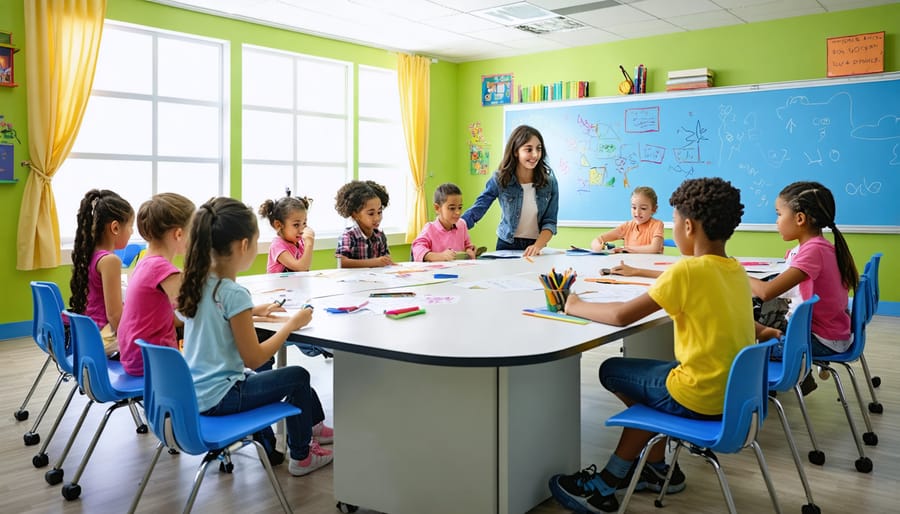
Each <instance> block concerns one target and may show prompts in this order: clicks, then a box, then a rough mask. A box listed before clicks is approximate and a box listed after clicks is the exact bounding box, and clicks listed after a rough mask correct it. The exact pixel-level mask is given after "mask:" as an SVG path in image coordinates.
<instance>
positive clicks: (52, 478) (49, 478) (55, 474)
mask: <svg viewBox="0 0 900 514" xmlns="http://www.w3.org/2000/svg"><path fill="white" fill-rule="evenodd" d="M62 479H63V470H61V469H55V468H54V469H51V470H50V471H48V472H46V473H44V480H45V481H46V482H47V483H48V484H50V485H56V484H58V483H60V482H62Z"/></svg>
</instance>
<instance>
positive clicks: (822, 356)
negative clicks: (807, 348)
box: [810, 334, 850, 361]
mask: <svg viewBox="0 0 900 514" xmlns="http://www.w3.org/2000/svg"><path fill="white" fill-rule="evenodd" d="M810 342H811V343H812V348H811V351H812V356H813V358H817V357H819V360H823V361H827V360H828V357H831V356H832V355H837V353H838V352H836V351H834V350H832V349H831V348H829V347H827V346H825V345H824V344H822V342H821V341H819V338H818V337H816V335H815V334H813V335H812V337H811V338H810ZM847 351H850V349H849V348H848V349H847Z"/></svg>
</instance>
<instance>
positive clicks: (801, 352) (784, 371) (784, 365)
mask: <svg viewBox="0 0 900 514" xmlns="http://www.w3.org/2000/svg"><path fill="white" fill-rule="evenodd" d="M818 301H819V297H818V296H817V295H813V296H812V298H810V299H809V300H806V301H805V302H803V303H801V304H800V305H798V306H797V308H796V309H795V310H794V313H793V314H792V315H791V318H790V320H788V325H787V329H786V330H785V334H784V351H783V352H782V358H781V360H780V361H769V365H768V367H769V370H768V374H769V391H775V392H779V393H781V392H787V391H794V393H795V394H796V396H797V400H798V401H799V402H800V410H801V412H803V419H804V420H805V421H806V428H807V430H808V431H809V438H810V440H811V441H812V444H813V448H814V450H813V451H811V452H810V457H809V458H810V461H812V460H813V459H814V458H816V457H815V455H814V453H815V452H818V454H821V457H822V461H821V462H816V464H822V463H823V462H825V454H824V453H822V452H821V451H819V450H818V446H817V444H816V438H815V435H814V434H813V430H812V424H811V423H810V421H809V415H808V414H807V411H806V403H805V402H804V400H803V394H802V393H801V391H800V383H801V382H802V381H803V379H804V378H805V377H806V375H807V373H809V371H810V368H811V367H812V366H811V364H810V363H811V362H812V352H811V347H810V338H811V337H812V313H813V304H815V303H816V302H818ZM769 401H770V402H772V404H773V405H774V406H775V410H776V411H778V419H779V420H781V426H782V428H784V436H785V437H786V438H787V442H788V447H790V450H791V457H793V458H794V464H795V465H796V466H797V474H798V475H800V482H801V483H802V484H803V491H804V492H805V493H806V501H807V502H808V503H807V504H806V505H804V506H803V514H819V512H821V509H819V506H818V505H816V502H815V501H814V500H813V496H812V491H811V490H810V488H809V482H808V481H807V480H806V473H805V472H804V471H803V463H802V462H801V460H800V453H799V452H798V451H797V444H796V443H795V442H794V436H793V434H792V433H791V427H790V425H788V422H787V416H786V415H785V413H784V408H783V407H782V406H781V402H780V401H779V400H778V398H777V397H776V396H775V395H772V394H770V395H769Z"/></svg>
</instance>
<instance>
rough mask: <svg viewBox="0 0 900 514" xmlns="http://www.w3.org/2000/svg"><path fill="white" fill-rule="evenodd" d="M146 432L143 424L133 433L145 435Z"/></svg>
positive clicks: (146, 429)
mask: <svg viewBox="0 0 900 514" xmlns="http://www.w3.org/2000/svg"><path fill="white" fill-rule="evenodd" d="M147 431H148V428H147V425H146V424H143V425H141V426H139V427H137V429H135V432H137V433H139V434H146V433H147Z"/></svg>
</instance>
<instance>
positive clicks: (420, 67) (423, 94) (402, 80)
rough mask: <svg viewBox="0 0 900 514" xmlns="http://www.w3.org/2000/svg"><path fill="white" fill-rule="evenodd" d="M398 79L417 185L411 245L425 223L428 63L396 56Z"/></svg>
mask: <svg viewBox="0 0 900 514" xmlns="http://www.w3.org/2000/svg"><path fill="white" fill-rule="evenodd" d="M397 79H398V82H399V85H400V115H401V118H402V119H403V135H404V136H405V138H406V153H407V154H408V155H409V167H410V169H411V170H412V179H413V183H415V185H416V192H415V198H413V202H412V206H411V208H412V209H411V211H410V216H409V222H408V225H407V227H406V242H407V243H412V242H413V241H414V240H415V239H416V237H417V236H418V235H419V231H421V230H422V227H424V226H425V223H427V222H428V215H427V208H428V207H427V203H426V201H425V170H426V169H427V165H428V162H427V161H428V123H429V118H430V113H431V110H430V108H429V107H430V100H431V59H430V58H428V57H421V56H415V55H407V54H398V56H397Z"/></svg>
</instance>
